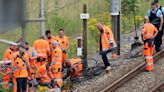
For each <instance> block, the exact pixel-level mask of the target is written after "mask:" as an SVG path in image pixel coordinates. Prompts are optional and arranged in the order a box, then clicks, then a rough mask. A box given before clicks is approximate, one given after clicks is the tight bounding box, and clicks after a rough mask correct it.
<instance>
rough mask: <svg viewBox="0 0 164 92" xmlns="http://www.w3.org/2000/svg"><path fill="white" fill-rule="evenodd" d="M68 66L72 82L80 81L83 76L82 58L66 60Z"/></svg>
mask: <svg viewBox="0 0 164 92" xmlns="http://www.w3.org/2000/svg"><path fill="white" fill-rule="evenodd" d="M66 66H67V68H69V71H68V73H67V75H68V76H69V77H70V79H71V80H75V79H79V78H80V77H81V76H82V70H83V65H82V62H81V58H77V59H69V60H66Z"/></svg>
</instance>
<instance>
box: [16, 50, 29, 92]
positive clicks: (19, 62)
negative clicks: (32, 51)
mask: <svg viewBox="0 0 164 92" xmlns="http://www.w3.org/2000/svg"><path fill="white" fill-rule="evenodd" d="M13 68H14V78H16V83H17V92H26V90H27V78H28V70H29V69H30V64H29V58H28V55H27V53H26V51H25V50H24V49H23V48H19V51H18V52H16V53H15V55H14V63H13Z"/></svg>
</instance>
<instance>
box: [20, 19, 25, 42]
mask: <svg viewBox="0 0 164 92" xmlns="http://www.w3.org/2000/svg"><path fill="white" fill-rule="evenodd" d="M25 30H26V23H25V22H24V23H22V39H21V44H22V45H24V44H25V42H26V31H25Z"/></svg>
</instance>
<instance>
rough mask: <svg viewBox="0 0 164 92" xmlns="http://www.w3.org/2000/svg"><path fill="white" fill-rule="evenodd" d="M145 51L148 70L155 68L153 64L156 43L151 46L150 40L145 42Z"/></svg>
mask: <svg viewBox="0 0 164 92" xmlns="http://www.w3.org/2000/svg"><path fill="white" fill-rule="evenodd" d="M143 53H144V58H145V62H146V70H147V71H152V70H153V69H154V65H153V53H154V45H152V46H149V45H148V42H145V43H144V51H143Z"/></svg>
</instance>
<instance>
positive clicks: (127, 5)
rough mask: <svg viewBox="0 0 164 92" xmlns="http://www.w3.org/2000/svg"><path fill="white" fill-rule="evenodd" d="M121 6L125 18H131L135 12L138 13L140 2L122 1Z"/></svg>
mask: <svg viewBox="0 0 164 92" xmlns="http://www.w3.org/2000/svg"><path fill="white" fill-rule="evenodd" d="M121 4H122V5H121V9H122V13H123V15H125V16H131V15H132V14H133V12H134V11H135V12H137V11H138V5H139V2H138V0H122V2H121Z"/></svg>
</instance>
